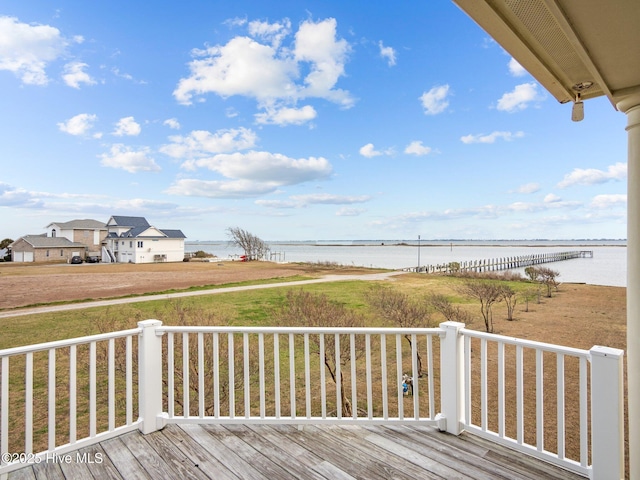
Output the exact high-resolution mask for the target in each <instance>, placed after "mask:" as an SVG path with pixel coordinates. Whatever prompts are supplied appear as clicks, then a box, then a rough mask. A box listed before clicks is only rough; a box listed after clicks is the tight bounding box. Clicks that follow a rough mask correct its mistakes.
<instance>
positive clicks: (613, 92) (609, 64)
mask: <svg viewBox="0 0 640 480" xmlns="http://www.w3.org/2000/svg"><path fill="white" fill-rule="evenodd" d="M453 1H454V2H455V3H456V4H457V5H458V6H459V7H460V8H461V9H462V10H463V11H465V12H466V13H467V14H468V15H469V16H470V17H471V18H472V19H473V20H474V21H475V22H476V23H478V24H479V25H480V26H481V27H482V28H483V29H484V30H485V31H486V32H487V33H489V35H491V36H492V37H493V38H494V39H495V40H496V41H497V42H498V43H499V44H500V45H502V47H503V48H504V49H505V50H507V51H508V52H509V53H510V54H511V55H512V56H513V57H514V58H515V59H516V60H517V61H518V62H519V63H520V64H521V65H522V66H523V67H524V68H525V69H527V70H528V71H529V73H531V75H533V76H534V77H535V78H536V80H538V82H540V84H542V86H544V87H545V88H546V89H547V90H548V91H549V92H550V93H551V94H552V95H553V96H554V97H555V98H556V99H557V100H558V101H559V102H561V103H565V102H569V101H572V100H575V98H576V92H577V91H580V90H579V87H576V86H579V85H586V84H587V82H592V83H593V86H591V87H590V88H587V89H585V90H582V91H580V93H581V98H582V99H588V98H593V97H598V96H601V95H606V96H607V97H608V98H609V100H610V101H611V103H612V104H613V106H614V107H615V106H616V103H617V102H618V101H619V100H621V99H622V98H624V97H626V96H628V95H631V94H636V93H640V6H639V5H638V0H613V1H611V2H602V0H579V1H575V0H453ZM576 89H577V90H576Z"/></svg>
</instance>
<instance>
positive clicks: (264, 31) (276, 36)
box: [248, 18, 291, 48]
mask: <svg viewBox="0 0 640 480" xmlns="http://www.w3.org/2000/svg"><path fill="white" fill-rule="evenodd" d="M248 26H249V33H250V34H251V36H253V37H257V38H260V39H263V40H265V41H267V42H269V43H271V45H272V46H273V47H275V48H278V47H279V46H280V44H281V43H282V40H283V39H284V38H285V37H286V36H287V35H289V33H291V21H290V20H289V19H288V18H285V19H284V20H283V21H282V23H278V22H276V23H269V22H261V21H259V20H254V21H252V22H249V25H248Z"/></svg>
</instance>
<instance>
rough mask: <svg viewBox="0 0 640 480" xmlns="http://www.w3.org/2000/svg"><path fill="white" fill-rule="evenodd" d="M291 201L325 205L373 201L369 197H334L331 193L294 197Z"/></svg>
mask: <svg viewBox="0 0 640 480" xmlns="http://www.w3.org/2000/svg"><path fill="white" fill-rule="evenodd" d="M291 200H294V201H296V202H298V203H301V204H304V205H309V204H325V205H349V204H353V203H364V202H368V201H369V200H371V196H369V195H334V194H330V193H310V194H307V195H293V196H291Z"/></svg>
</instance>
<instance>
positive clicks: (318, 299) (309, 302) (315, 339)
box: [274, 290, 366, 417]
mask: <svg viewBox="0 0 640 480" xmlns="http://www.w3.org/2000/svg"><path fill="white" fill-rule="evenodd" d="M274 316H275V320H276V321H277V322H278V323H279V324H280V325H285V326H305V327H362V326H364V319H363V318H362V317H361V316H360V315H358V314H357V313H355V312H353V311H351V310H349V309H347V308H346V307H345V306H344V305H342V304H339V303H336V302H332V301H331V300H329V298H328V297H327V296H326V295H324V294H314V293H310V292H305V291H304V290H298V291H294V290H289V291H288V292H287V298H286V302H285V303H284V304H283V305H282V306H281V307H280V308H279V309H277V310H276V311H275V312H274ZM340 337H341V338H340V346H339V350H338V353H339V357H338V356H337V355H336V343H335V341H330V340H329V339H326V341H325V342H324V364H325V367H326V368H327V370H328V371H329V375H330V376H331V380H332V381H333V383H334V384H336V385H337V383H338V381H339V382H340V387H341V392H342V395H341V403H342V416H344V417H349V416H351V415H352V414H353V413H352V412H353V411H352V406H351V401H350V400H349V398H348V396H347V390H346V388H345V386H344V375H343V373H342V372H343V371H344V370H345V368H342V367H346V365H347V364H348V363H349V362H350V361H351V346H350V341H349V336H348V335H344V336H342V335H341V336H340ZM342 337H344V338H342ZM309 340H310V342H311V343H312V344H313V349H314V351H315V353H317V354H318V355H320V353H321V350H320V345H321V342H320V335H310V336H309ZM365 348H366V347H365V338H364V335H355V352H354V355H355V356H356V357H358V356H360V355H362V353H363V352H364V351H365ZM337 358H339V359H340V360H339V364H340V366H341V368H340V378H339V379H338V378H337V373H336V372H337V368H336V366H337V365H336V362H337Z"/></svg>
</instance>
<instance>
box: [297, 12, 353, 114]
mask: <svg viewBox="0 0 640 480" xmlns="http://www.w3.org/2000/svg"><path fill="white" fill-rule="evenodd" d="M336 27H337V22H336V20H335V18H328V19H327V20H323V21H320V22H317V23H316V22H312V21H306V22H303V23H302V25H300V28H299V29H298V32H297V33H296V44H295V49H294V52H293V53H294V57H295V59H296V60H297V61H298V62H309V63H310V65H309V68H310V70H311V71H310V72H309V74H308V75H307V76H306V77H305V79H304V84H305V87H303V88H302V89H301V92H300V95H301V96H302V97H308V96H312V97H319V98H326V99H328V100H331V101H333V102H336V103H339V104H341V105H342V106H344V107H350V106H352V104H353V99H352V98H351V95H350V94H349V93H348V92H346V91H344V90H340V89H334V88H333V87H334V86H335V84H336V83H337V82H338V79H339V78H340V77H341V76H342V75H344V64H345V62H346V61H347V54H348V53H349V52H350V50H351V48H350V46H349V43H347V41H346V40H344V39H341V40H338V39H337V38H336Z"/></svg>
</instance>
